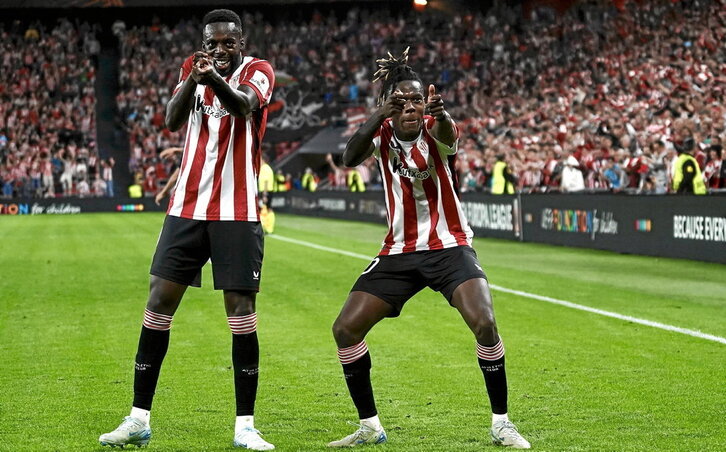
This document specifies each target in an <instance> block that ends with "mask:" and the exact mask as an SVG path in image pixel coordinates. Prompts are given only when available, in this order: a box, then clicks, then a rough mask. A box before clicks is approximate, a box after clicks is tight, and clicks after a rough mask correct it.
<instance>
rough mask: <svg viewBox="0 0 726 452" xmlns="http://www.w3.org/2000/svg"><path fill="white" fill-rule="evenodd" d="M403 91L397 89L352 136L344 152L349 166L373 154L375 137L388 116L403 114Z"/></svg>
mask: <svg viewBox="0 0 726 452" xmlns="http://www.w3.org/2000/svg"><path fill="white" fill-rule="evenodd" d="M401 96H402V93H401V92H400V91H396V92H394V93H393V94H391V95H390V96H388V98H387V99H386V102H385V103H384V104H383V106H381V107H380V108H379V109H378V110H376V111H375V113H373V115H372V116H371V117H370V118H368V120H367V121H366V122H365V123H364V124H363V125H362V126H361V127H360V129H358V131H357V132H356V133H354V134H353V136H352V137H350V140H348V144H346V145H345V151H344V152H343V164H344V165H345V166H347V167H349V168H353V167H356V166H358V165H360V164H361V163H363V161H365V159H367V158H368V157H370V156H371V154H373V151H374V150H375V147H374V146H373V137H374V136H375V135H376V132H378V129H380V128H381V124H383V121H385V120H386V119H387V118H390V117H391V116H393V115H395V114H401V112H402V111H403V104H404V102H405V100H404V99H403V98H402V97H401Z"/></svg>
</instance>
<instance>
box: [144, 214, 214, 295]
mask: <svg viewBox="0 0 726 452" xmlns="http://www.w3.org/2000/svg"><path fill="white" fill-rule="evenodd" d="M206 227H207V226H206V222H204V221H198V220H189V219H186V218H179V217H175V216H171V215H167V216H166V218H165V219H164V226H163V227H162V229H161V234H160V235H159V240H158V242H157V243H156V252H154V258H153V260H152V263H151V271H150V273H151V274H152V275H154V276H158V277H160V278H163V279H166V280H168V281H172V282H174V283H177V284H182V285H185V286H190V285H191V286H199V282H200V280H199V274H200V270H201V268H202V267H203V266H204V264H205V263H206V262H207V260H209V255H210V249H209V242H208V240H207V233H206Z"/></svg>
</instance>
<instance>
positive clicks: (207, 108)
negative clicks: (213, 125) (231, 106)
mask: <svg viewBox="0 0 726 452" xmlns="http://www.w3.org/2000/svg"><path fill="white" fill-rule="evenodd" d="M194 110H195V111H199V110H202V111H203V112H204V114H205V115H207V116H211V117H213V118H216V119H219V118H222V117H225V116H227V115H229V112H228V111H227V110H226V109H225V108H224V107H215V106H214V105H205V104H204V98H203V97H202V96H201V95H200V94H197V97H196V101H195V102H194Z"/></svg>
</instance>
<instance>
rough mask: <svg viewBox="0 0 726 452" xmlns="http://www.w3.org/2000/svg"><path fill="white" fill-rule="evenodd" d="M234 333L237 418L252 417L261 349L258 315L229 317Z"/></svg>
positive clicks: (233, 359) (233, 363) (233, 358)
mask: <svg viewBox="0 0 726 452" xmlns="http://www.w3.org/2000/svg"><path fill="white" fill-rule="evenodd" d="M227 322H228V323H229V329H230V330H231V331H232V365H233V367H234V393H235V400H236V402H237V416H238V417H239V416H252V415H253V414H254V412H255V399H256V398H257V381H258V377H259V375H258V372H259V362H260V347H259V343H258V341H257V313H255V312H253V313H252V314H248V315H242V316H231V317H227Z"/></svg>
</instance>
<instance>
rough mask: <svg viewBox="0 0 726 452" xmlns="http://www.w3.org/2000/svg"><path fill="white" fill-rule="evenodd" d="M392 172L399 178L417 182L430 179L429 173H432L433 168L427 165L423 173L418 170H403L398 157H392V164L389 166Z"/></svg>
mask: <svg viewBox="0 0 726 452" xmlns="http://www.w3.org/2000/svg"><path fill="white" fill-rule="evenodd" d="M391 167H392V169H393V171H394V172H395V173H396V174H398V175H399V176H401V177H408V178H409V179H418V180H424V179H428V178H429V177H431V171H433V169H434V166H433V165H429V167H428V168H427V169H425V170H424V171H421V170H420V169H418V168H404V167H403V162H401V160H400V159H399V158H398V157H393V162H392V165H391Z"/></svg>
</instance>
